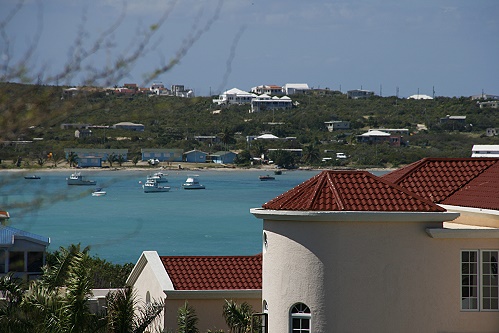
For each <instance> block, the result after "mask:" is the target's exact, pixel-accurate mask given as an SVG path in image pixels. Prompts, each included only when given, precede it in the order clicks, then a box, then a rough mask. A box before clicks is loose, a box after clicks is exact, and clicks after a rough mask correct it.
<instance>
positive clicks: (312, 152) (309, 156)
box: [301, 144, 321, 164]
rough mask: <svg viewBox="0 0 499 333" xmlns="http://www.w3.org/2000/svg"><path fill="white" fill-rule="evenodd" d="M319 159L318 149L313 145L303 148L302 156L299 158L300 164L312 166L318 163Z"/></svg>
mask: <svg viewBox="0 0 499 333" xmlns="http://www.w3.org/2000/svg"><path fill="white" fill-rule="evenodd" d="M320 159H321V153H320V152H319V148H317V146H316V145H314V144H309V145H308V146H305V149H304V150H303V156H302V158H301V160H302V162H304V163H307V164H314V163H316V162H319V161H320Z"/></svg>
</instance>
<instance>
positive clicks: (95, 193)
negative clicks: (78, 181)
mask: <svg viewBox="0 0 499 333" xmlns="http://www.w3.org/2000/svg"><path fill="white" fill-rule="evenodd" d="M106 194H107V192H106V191H104V190H103V189H102V188H96V189H95V191H93V192H92V196H93V197H102V196H104V195H106Z"/></svg>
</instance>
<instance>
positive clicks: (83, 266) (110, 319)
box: [0, 245, 163, 333]
mask: <svg viewBox="0 0 499 333" xmlns="http://www.w3.org/2000/svg"><path fill="white" fill-rule="evenodd" d="M90 261H91V259H90V257H89V255H88V248H85V249H83V250H82V249H81V248H80V246H79V245H71V246H69V247H68V248H63V247H61V248H60V249H59V251H58V252H57V253H55V254H54V257H53V258H52V264H51V265H50V266H49V265H47V266H45V267H44V270H43V275H42V277H41V278H40V279H39V280H34V281H30V282H29V283H28V284H27V283H26V282H25V281H23V280H20V279H16V278H14V276H13V274H12V273H10V274H7V275H5V276H3V277H1V278H0V292H1V293H2V294H3V295H4V296H5V299H6V301H5V302H2V303H0V327H1V329H2V332H9V333H10V332H12V333H17V332H19V333H24V332H40V333H53V332H61V333H62V332H65V333H66V332H70V333H73V332H75V333H80V332H81V333H83V332H95V333H100V332H102V333H104V332H136V333H141V332H144V331H145V330H146V328H147V327H148V325H149V324H151V323H152V322H153V321H154V320H155V319H156V318H157V316H158V315H159V314H160V313H161V312H162V309H163V303H162V302H156V301H153V302H151V303H150V304H147V305H144V306H142V305H141V304H138V301H137V298H136V295H135V294H134V292H133V290H132V289H131V288H128V287H125V288H123V289H118V290H116V291H113V292H111V293H110V294H109V295H108V296H107V311H101V312H97V313H95V312H93V311H91V309H90V305H89V299H90V298H91V297H92V289H93V283H92V282H93V278H92V270H91V269H89V263H90Z"/></svg>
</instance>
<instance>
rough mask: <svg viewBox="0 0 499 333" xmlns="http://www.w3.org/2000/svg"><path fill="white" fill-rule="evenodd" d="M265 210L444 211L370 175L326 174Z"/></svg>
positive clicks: (281, 198)
mask: <svg viewBox="0 0 499 333" xmlns="http://www.w3.org/2000/svg"><path fill="white" fill-rule="evenodd" d="M262 207H263V208H265V209H274V210H295V211H387V212H388V211H397V212H400V211H410V212H415V211H417V212H442V211H445V210H444V209H442V208H440V207H438V206H437V205H435V204H433V203H431V202H430V201H428V200H425V199H423V198H420V197H418V196H416V195H414V194H412V193H410V192H409V191H407V190H404V189H402V188H401V187H399V186H397V185H394V184H392V183H390V182H386V181H384V180H382V179H381V178H379V177H376V176H374V175H373V174H371V173H369V172H367V171H323V172H321V173H320V174H318V175H316V176H315V177H313V178H311V179H309V180H307V181H305V182H303V183H301V184H300V185H298V186H296V187H295V188H293V189H291V190H289V191H287V192H286V193H284V194H281V195H280V196H278V197H276V198H274V199H272V200H270V201H269V202H267V203H265V204H264V205H263V206H262Z"/></svg>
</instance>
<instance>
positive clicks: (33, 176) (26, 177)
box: [24, 175, 40, 179]
mask: <svg viewBox="0 0 499 333" xmlns="http://www.w3.org/2000/svg"><path fill="white" fill-rule="evenodd" d="M24 179H40V176H37V175H31V176H24Z"/></svg>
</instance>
